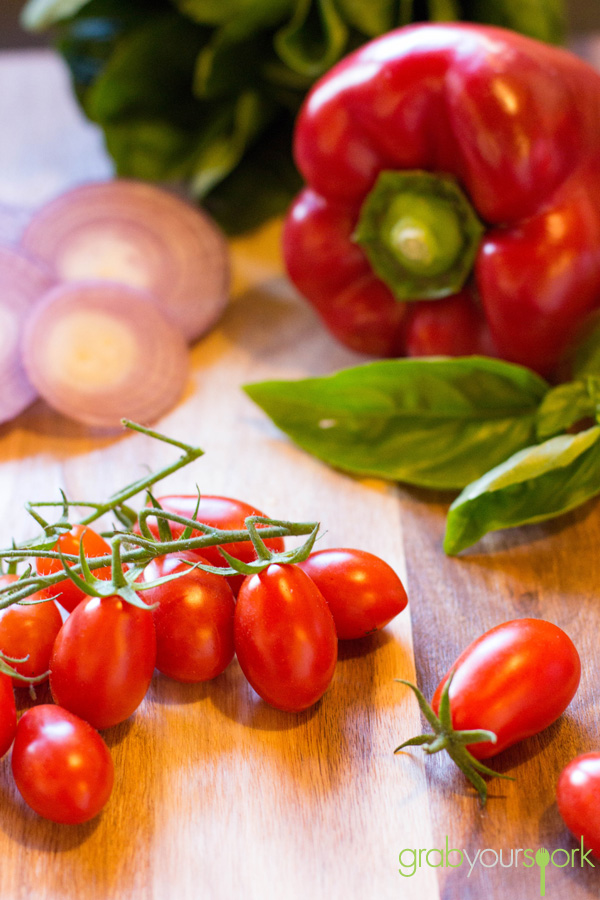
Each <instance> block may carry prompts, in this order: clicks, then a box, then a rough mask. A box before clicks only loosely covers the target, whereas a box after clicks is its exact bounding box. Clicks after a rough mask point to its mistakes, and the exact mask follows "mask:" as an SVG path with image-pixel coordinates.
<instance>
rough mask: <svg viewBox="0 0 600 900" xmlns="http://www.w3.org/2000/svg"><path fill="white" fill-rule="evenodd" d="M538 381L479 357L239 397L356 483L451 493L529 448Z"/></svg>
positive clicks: (256, 387) (361, 369)
mask: <svg viewBox="0 0 600 900" xmlns="http://www.w3.org/2000/svg"><path fill="white" fill-rule="evenodd" d="M547 390H548V385H547V384H546V382H545V381H544V380H543V379H542V378H540V377H539V376H538V375H535V374H534V373H533V372H530V371H529V370H528V369H525V368H523V367H521V366H516V365H512V364H511V363H505V362H501V361H500V360H495V359H487V358H485V357H462V358H456V359H444V358H441V359H393V360H385V361H382V362H374V363H368V364H366V365H362V366H357V367H356V368H352V369H346V370H343V371H341V372H338V373H337V374H335V375H329V376H325V377H322V378H307V379H304V380H301V381H296V382H287V381H271V382H263V383H262V384H252V385H247V386H246V387H245V391H246V393H247V394H248V395H249V396H250V397H251V398H252V400H254V402H255V403H257V404H258V405H259V406H261V407H262V409H264V410H265V412H266V413H267V414H268V415H269V416H270V417H271V418H272V419H273V421H274V422H275V424H276V425H278V426H279V428H281V430H282V431H284V432H285V433H286V434H288V435H289V436H290V437H291V438H292V439H293V440H294V441H295V442H296V443H297V444H299V446H301V447H303V448H304V449H305V450H308V451H309V452H310V453H313V454H314V455H315V456H318V457H319V459H322V460H324V461H325V462H328V463H330V464H331V465H334V466H337V467H338V468H340V469H344V470H346V471H349V472H353V473H355V474H359V475H370V476H375V477H380V478H389V479H393V480H396V481H404V482H408V483H409V484H415V485H420V486H423V487H434V488H442V489H456V488H461V487H464V485H465V484H468V483H469V481H472V480H473V479H474V478H478V477H479V476H480V475H482V474H483V473H484V472H486V471H487V470H488V469H489V468H491V467H492V466H495V465H497V464H498V463H500V462H502V461H503V460H505V459H506V457H507V456H509V455H510V454H512V453H514V452H515V451H516V450H520V449H521V448H522V447H526V446H527V445H528V444H531V443H532V442H533V441H534V440H535V417H536V411H537V408H538V405H539V403H540V401H541V400H542V398H543V397H544V395H545V393H546V391H547Z"/></svg>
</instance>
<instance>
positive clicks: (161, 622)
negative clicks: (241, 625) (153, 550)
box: [143, 554, 235, 683]
mask: <svg viewBox="0 0 600 900" xmlns="http://www.w3.org/2000/svg"><path fill="white" fill-rule="evenodd" d="M190 555H191V554H188V558H189V556H190ZM192 558H193V559H194V560H195V561H198V557H197V556H195V557H192ZM175 572H186V573H187V574H185V575H181V577H179V578H176V579H175V580H173V581H167V582H165V583H164V584H161V585H158V586H157V587H155V588H149V589H148V590H146V591H144V592H143V597H144V600H145V601H146V603H150V604H154V603H158V606H157V607H156V608H155V609H153V610H152V615H153V617H154V625H155V627H156V668H157V669H158V671H159V672H162V673H163V674H164V675H168V676H169V678H174V679H176V680H177V681H184V682H189V683H195V682H198V681H208V680H209V679H211V678H216V677H217V675H220V674H221V672H223V671H224V670H225V669H226V668H227V666H228V665H229V663H230V662H231V660H232V659H233V653H234V650H233V613H234V610H235V599H234V596H233V592H232V590H231V588H230V587H229V584H228V581H227V579H226V578H223V577H222V576H221V575H213V574H212V573H211V572H203V571H202V569H190V567H189V566H188V565H186V564H185V563H182V562H181V555H179V556H177V554H173V555H170V556H166V557H162V558H159V559H158V560H153V562H151V563H150V564H149V565H148V566H147V567H146V569H145V570H144V578H145V580H146V581H154V580H155V579H157V578H160V577H162V576H164V575H170V574H172V573H175Z"/></svg>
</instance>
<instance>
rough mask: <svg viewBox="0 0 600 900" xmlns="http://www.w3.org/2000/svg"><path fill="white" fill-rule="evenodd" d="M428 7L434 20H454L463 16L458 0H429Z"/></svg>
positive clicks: (430, 16)
mask: <svg viewBox="0 0 600 900" xmlns="http://www.w3.org/2000/svg"><path fill="white" fill-rule="evenodd" d="M427 7H428V10H429V18H430V19H431V21H432V22H454V21H455V20H456V19H460V17H461V15H460V4H459V3H458V2H457V0H428V2H427Z"/></svg>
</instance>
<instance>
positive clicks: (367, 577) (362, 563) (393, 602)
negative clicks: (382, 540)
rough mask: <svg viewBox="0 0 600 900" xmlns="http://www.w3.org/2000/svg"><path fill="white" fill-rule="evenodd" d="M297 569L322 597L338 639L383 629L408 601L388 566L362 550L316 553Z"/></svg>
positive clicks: (402, 586)
mask: <svg viewBox="0 0 600 900" xmlns="http://www.w3.org/2000/svg"><path fill="white" fill-rule="evenodd" d="M299 566H300V568H301V569H303V570H304V572H306V574H307V575H308V576H309V578H311V580H312V581H314V583H315V584H316V586H317V587H318V588H319V590H320V591H321V593H322V594H323V596H324V597H325V600H326V601H327V605H328V606H329V609H330V610H331V614H332V616H333V620H334V622H335V627H336V631H337V636H338V638H339V639H340V640H350V639H352V638H359V637H364V635H366V634H370V633H371V632H373V631H377V630H378V629H380V628H383V626H384V625H387V623H388V622H390V621H391V620H392V619H393V618H394V616H397V615H398V613H399V612H402V610H403V609H404V607H405V606H406V604H407V602H408V601H407V598H406V591H405V590H404V585H403V584H402V582H401V581H400V579H399V578H398V576H397V575H396V573H395V572H394V570H393V569H392V568H391V566H388V564H387V563H385V562H384V561H383V560H382V559H379V557H378V556H374V555H373V554H372V553H366V552H365V551H364V550H348V549H337V550H318V551H316V552H315V553H311V555H310V556H309V557H308V559H306V560H305V561H304V562H301V563H299Z"/></svg>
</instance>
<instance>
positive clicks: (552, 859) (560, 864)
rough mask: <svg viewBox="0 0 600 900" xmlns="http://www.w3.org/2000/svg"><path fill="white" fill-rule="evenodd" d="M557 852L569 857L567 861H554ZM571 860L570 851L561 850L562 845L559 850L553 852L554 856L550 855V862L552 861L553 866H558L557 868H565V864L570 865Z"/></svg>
mask: <svg viewBox="0 0 600 900" xmlns="http://www.w3.org/2000/svg"><path fill="white" fill-rule="evenodd" d="M557 853H564V854H565V855H566V857H567V861H566V862H564V863H557V862H554V857H555V856H556V854H557ZM570 861H571V857H570V856H569V851H568V850H561V849H560V847H559V848H558V849H557V850H554V852H553V853H552V856H551V857H550V862H551V863H552V865H553V866H556V868H557V869H564V867H565V866H568V865H569V863H570Z"/></svg>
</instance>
